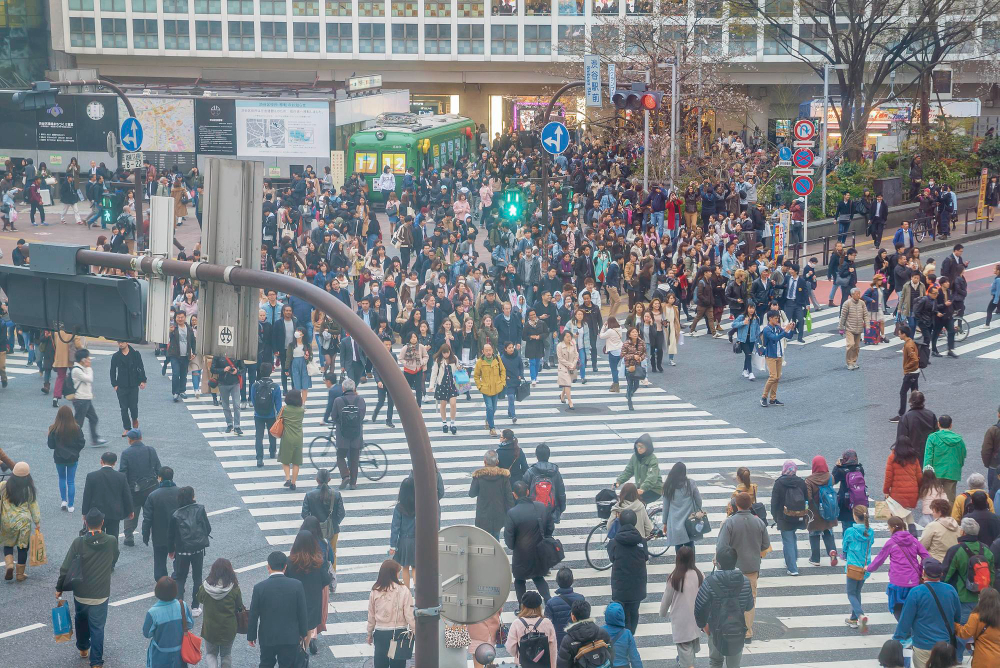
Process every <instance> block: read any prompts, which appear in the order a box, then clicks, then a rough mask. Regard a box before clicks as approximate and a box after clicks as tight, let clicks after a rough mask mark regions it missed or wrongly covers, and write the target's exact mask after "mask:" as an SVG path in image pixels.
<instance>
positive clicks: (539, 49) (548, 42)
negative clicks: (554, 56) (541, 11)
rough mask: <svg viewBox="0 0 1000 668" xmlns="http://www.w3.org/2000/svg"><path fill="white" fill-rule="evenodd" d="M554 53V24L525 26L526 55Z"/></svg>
mask: <svg viewBox="0 0 1000 668" xmlns="http://www.w3.org/2000/svg"><path fill="white" fill-rule="evenodd" d="M551 53H552V26H524V55H526V56H548V55H550V54H551Z"/></svg>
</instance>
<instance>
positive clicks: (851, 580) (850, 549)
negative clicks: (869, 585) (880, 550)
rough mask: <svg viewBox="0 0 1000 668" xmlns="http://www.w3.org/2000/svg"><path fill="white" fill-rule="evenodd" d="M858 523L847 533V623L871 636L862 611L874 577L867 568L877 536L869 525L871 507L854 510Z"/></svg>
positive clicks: (845, 541)
mask: <svg viewBox="0 0 1000 668" xmlns="http://www.w3.org/2000/svg"><path fill="white" fill-rule="evenodd" d="M851 515H852V517H853V520H854V522H853V523H852V524H851V525H850V526H849V527H848V528H847V529H846V530H844V538H843V541H844V561H845V562H846V564H847V565H846V566H845V567H844V568H845V570H846V572H847V600H848V602H850V604H851V616H850V617H848V618H847V619H846V620H844V621H845V622H846V623H847V625H848V626H850V627H851V628H853V629H858V628H859V629H860V630H861V632H862V633H868V617H867V616H866V615H865V613H864V611H863V610H862V609H861V587H862V586H863V585H864V584H865V580H867V579H868V576H869V575H870V573H868V572H867V571H866V570H865V568H867V566H868V564H870V563H871V561H872V545H873V544H874V543H875V532H874V531H872V528H871V526H870V525H869V523H868V507H867V506H862V505H857V506H854V508H853V509H852V510H851Z"/></svg>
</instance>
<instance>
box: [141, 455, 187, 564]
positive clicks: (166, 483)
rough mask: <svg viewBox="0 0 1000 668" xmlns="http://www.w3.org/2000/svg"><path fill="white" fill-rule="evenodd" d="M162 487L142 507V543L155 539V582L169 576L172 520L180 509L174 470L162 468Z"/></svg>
mask: <svg viewBox="0 0 1000 668" xmlns="http://www.w3.org/2000/svg"><path fill="white" fill-rule="evenodd" d="M159 480H160V486H159V487H157V488H156V489H154V490H153V491H152V492H150V493H149V496H147V497H146V503H144V504H143V505H142V542H143V544H145V545H149V539H150V538H151V537H152V539H153V581H154V582H156V581H157V580H159V579H160V578H162V577H164V576H166V575H167V555H168V554H169V553H170V549H169V547H168V545H169V542H170V518H171V517H172V516H173V514H174V511H175V510H177V509H178V508H179V507H180V503H179V502H178V500H177V497H178V495H179V494H180V488H179V487H178V486H177V485H176V484H174V470H173V469H172V468H170V467H169V466H162V467H160V475H159Z"/></svg>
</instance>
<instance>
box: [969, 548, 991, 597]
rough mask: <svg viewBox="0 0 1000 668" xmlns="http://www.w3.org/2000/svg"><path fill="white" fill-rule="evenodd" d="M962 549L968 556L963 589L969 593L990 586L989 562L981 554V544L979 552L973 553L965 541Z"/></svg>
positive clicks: (976, 592)
mask: <svg viewBox="0 0 1000 668" xmlns="http://www.w3.org/2000/svg"><path fill="white" fill-rule="evenodd" d="M962 549H963V550H965V554H966V555H967V556H968V557H969V561H968V565H967V568H966V571H965V589H966V591H968V592H969V593H970V594H978V593H979V592H981V591H983V590H984V589H986V588H988V587H989V586H990V564H989V562H988V561H987V560H986V557H984V556H983V545H982V543H980V544H979V554H973V553H972V550H970V549H969V546H968V545H967V544H965V543H962Z"/></svg>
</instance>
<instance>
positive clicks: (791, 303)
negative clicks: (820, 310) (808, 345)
mask: <svg viewBox="0 0 1000 668" xmlns="http://www.w3.org/2000/svg"><path fill="white" fill-rule="evenodd" d="M787 282H788V284H787V285H786V286H785V315H787V316H788V319H789V320H790V321H792V322H794V323H795V329H796V330H797V331H798V333H799V343H805V342H804V341H803V340H802V333H803V332H804V331H805V329H806V327H805V318H806V309H807V308H808V307H809V287H808V285H807V284H806V280H805V279H804V278H802V277H801V276H799V267H798V265H795V264H792V265H789V267H788V278H787Z"/></svg>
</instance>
